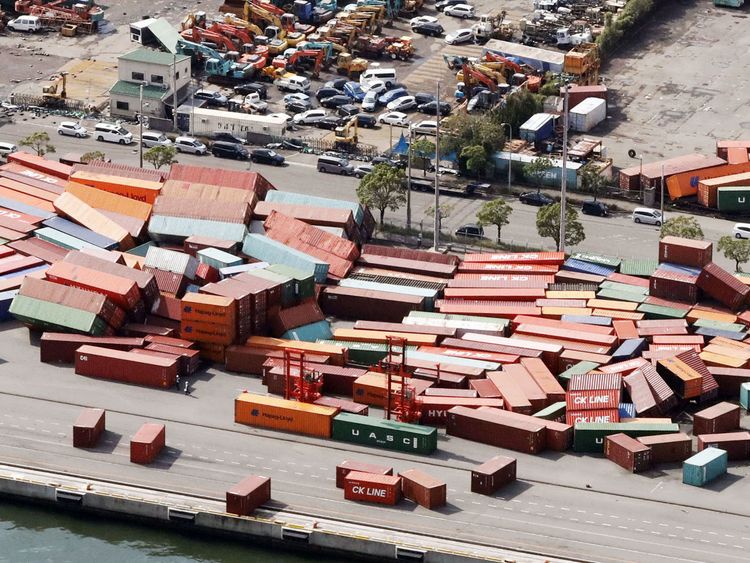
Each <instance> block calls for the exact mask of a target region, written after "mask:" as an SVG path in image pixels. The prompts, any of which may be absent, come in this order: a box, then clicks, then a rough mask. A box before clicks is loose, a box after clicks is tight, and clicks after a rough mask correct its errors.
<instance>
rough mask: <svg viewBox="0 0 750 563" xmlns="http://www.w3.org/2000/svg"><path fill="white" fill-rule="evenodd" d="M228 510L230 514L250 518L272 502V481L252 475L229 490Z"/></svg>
mask: <svg viewBox="0 0 750 563" xmlns="http://www.w3.org/2000/svg"><path fill="white" fill-rule="evenodd" d="M226 494H227V497H226V498H227V505H226V510H227V512H228V513H229V514H237V515H239V516H250V515H251V514H252V513H253V512H254V511H255V510H256V509H257V508H260V507H261V506H263V505H264V504H265V503H267V502H269V501H270V500H271V479H270V478H269V477H259V476H256V475H252V476H250V477H245V478H244V479H243V480H242V481H240V482H239V483H237V484H236V485H233V486H232V488H230V489H228V490H227V493H226Z"/></svg>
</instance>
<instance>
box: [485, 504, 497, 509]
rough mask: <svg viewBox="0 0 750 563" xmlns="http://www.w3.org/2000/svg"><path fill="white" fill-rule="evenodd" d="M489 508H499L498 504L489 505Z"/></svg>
mask: <svg viewBox="0 0 750 563" xmlns="http://www.w3.org/2000/svg"><path fill="white" fill-rule="evenodd" d="M487 506H489V507H490V508H497V505H496V504H488V505H487Z"/></svg>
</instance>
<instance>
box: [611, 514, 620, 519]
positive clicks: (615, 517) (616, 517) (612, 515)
mask: <svg viewBox="0 0 750 563" xmlns="http://www.w3.org/2000/svg"><path fill="white" fill-rule="evenodd" d="M609 517H610V518H614V519H615V520H619V519H620V517H619V516H615V515H614V514H610V515H609Z"/></svg>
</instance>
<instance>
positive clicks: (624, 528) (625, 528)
mask: <svg viewBox="0 0 750 563" xmlns="http://www.w3.org/2000/svg"><path fill="white" fill-rule="evenodd" d="M617 527H618V528H620V529H621V530H627V529H628V527H627V526H617Z"/></svg>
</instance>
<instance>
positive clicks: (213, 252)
mask: <svg viewBox="0 0 750 563" xmlns="http://www.w3.org/2000/svg"><path fill="white" fill-rule="evenodd" d="M195 257H196V258H198V261H199V262H200V263H201V264H208V265H209V266H213V267H214V268H216V269H217V270H221V269H222V268H229V267H231V266H241V265H242V258H238V257H237V256H235V255H234V254H229V253H228V252H224V251H223V250H219V249H218V248H210V247H209V248H204V249H202V250H199V251H198V252H196V253H195Z"/></svg>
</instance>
